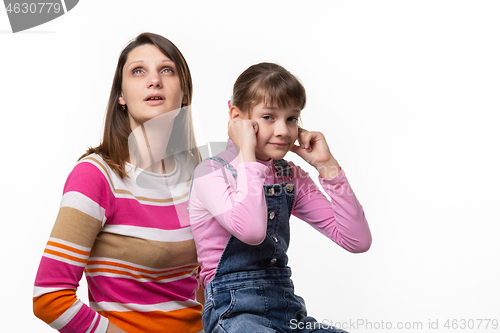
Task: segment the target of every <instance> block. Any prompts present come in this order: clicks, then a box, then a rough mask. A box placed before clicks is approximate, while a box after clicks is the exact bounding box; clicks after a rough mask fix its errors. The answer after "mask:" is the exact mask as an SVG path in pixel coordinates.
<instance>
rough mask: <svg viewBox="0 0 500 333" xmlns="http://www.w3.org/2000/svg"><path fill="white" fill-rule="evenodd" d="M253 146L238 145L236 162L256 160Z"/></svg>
mask: <svg viewBox="0 0 500 333" xmlns="http://www.w3.org/2000/svg"><path fill="white" fill-rule="evenodd" d="M256 161H257V158H256V157H255V148H252V147H240V149H239V152H238V163H242V162H256Z"/></svg>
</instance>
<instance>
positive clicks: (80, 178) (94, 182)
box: [33, 162, 121, 333]
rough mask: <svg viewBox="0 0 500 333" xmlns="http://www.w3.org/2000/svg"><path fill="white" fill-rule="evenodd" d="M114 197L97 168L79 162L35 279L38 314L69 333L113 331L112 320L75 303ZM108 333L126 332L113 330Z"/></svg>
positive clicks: (66, 190) (35, 307) (67, 187)
mask: <svg viewBox="0 0 500 333" xmlns="http://www.w3.org/2000/svg"><path fill="white" fill-rule="evenodd" d="M112 197H113V195H112V193H111V190H110V186H109V183H108V181H107V179H106V178H105V177H104V175H103V174H102V173H101V172H100V171H99V170H98V169H97V167H95V166H94V165H92V164H90V163H86V162H80V163H79V164H77V165H76V166H75V168H74V169H73V171H72V172H71V174H70V175H69V177H68V179H67V181H66V184H65V187H64V194H63V198H62V201H61V207H60V210H59V214H58V216H57V219H56V222H55V224H54V227H53V229H52V232H51V235H50V238H49V241H48V243H47V246H46V247H45V251H44V254H43V256H42V259H41V261H40V266H39V268H38V272H37V275H36V278H35V288H34V295H33V296H34V297H33V311H34V313H35V315H36V316H37V317H38V318H40V319H41V320H43V321H45V322H46V323H47V324H49V325H50V326H51V327H52V328H54V329H56V330H61V331H64V332H75V333H79V332H81V333H84V332H90V331H92V332H99V333H104V332H106V331H107V330H108V323H109V321H108V319H106V318H105V317H103V316H101V315H99V314H98V313H96V312H95V311H94V310H92V309H90V307H88V306H87V305H85V304H84V303H83V302H82V301H80V300H79V299H77V297H76V289H77V287H78V283H79V281H80V279H81V277H82V275H83V271H84V269H85V265H86V262H87V259H88V257H89V255H90V251H91V248H92V245H93V244H94V240H95V237H96V236H97V234H98V233H99V232H100V231H101V229H102V225H103V221H104V220H105V217H106V216H108V217H109V215H110V214H111V211H112V209H113V200H112ZM109 332H121V331H117V330H116V329H115V328H114V325H111V326H110V328H109Z"/></svg>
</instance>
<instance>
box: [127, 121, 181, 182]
mask: <svg viewBox="0 0 500 333" xmlns="http://www.w3.org/2000/svg"><path fill="white" fill-rule="evenodd" d="M177 113H178V112H168V113H165V114H163V115H160V116H158V117H155V118H153V119H151V120H149V121H147V122H145V123H143V124H141V125H139V126H137V127H136V128H135V129H133V130H132V133H131V134H130V136H129V160H130V161H129V162H130V163H131V164H132V165H135V166H137V167H139V168H141V169H144V170H147V171H150V172H154V173H169V172H171V171H173V170H174V167H175V162H174V159H173V156H167V146H168V143H169V141H170V139H171V138H170V135H171V133H172V127H173V125H174V119H175V116H176V115H177Z"/></svg>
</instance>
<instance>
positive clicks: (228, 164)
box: [186, 156, 238, 212]
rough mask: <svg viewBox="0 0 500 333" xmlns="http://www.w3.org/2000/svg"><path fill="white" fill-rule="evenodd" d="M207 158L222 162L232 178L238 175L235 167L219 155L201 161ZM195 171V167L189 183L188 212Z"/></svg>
mask: <svg viewBox="0 0 500 333" xmlns="http://www.w3.org/2000/svg"><path fill="white" fill-rule="evenodd" d="M207 160H211V161H216V162H219V163H220V164H222V165H223V166H224V168H226V169H228V170H229V172H231V175H233V177H234V178H236V176H237V175H238V172H237V171H236V169H235V168H234V167H233V166H232V165H231V164H230V163H227V162H226V161H225V160H224V159H222V158H221V157H219V156H214V157H209V158H206V159H204V160H203V162H204V161H207ZM203 162H202V163H203ZM200 164H201V163H200ZM195 171H196V168H195V170H194V171H193V174H192V175H191V184H190V185H189V199H188V206H187V208H186V209H187V211H188V212H189V206H190V204H191V190H192V189H193V181H194V172H195ZM224 177H225V175H224ZM226 181H227V179H226Z"/></svg>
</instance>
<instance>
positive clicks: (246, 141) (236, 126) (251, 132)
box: [227, 118, 259, 162]
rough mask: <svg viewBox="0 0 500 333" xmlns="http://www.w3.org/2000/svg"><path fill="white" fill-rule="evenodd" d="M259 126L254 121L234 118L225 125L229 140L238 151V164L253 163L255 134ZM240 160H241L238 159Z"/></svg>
mask: <svg viewBox="0 0 500 333" xmlns="http://www.w3.org/2000/svg"><path fill="white" fill-rule="evenodd" d="M258 131H259V125H258V124H257V122H256V121H255V120H251V119H242V118H234V119H231V120H229V122H228V124H227V132H228V135H229V138H230V139H231V141H233V143H234V144H235V145H236V148H237V149H239V153H240V157H239V158H238V160H239V162H241V161H245V162H255V161H256V159H255V147H256V146H257V136H256V134H257V132H258ZM240 158H242V159H240Z"/></svg>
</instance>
